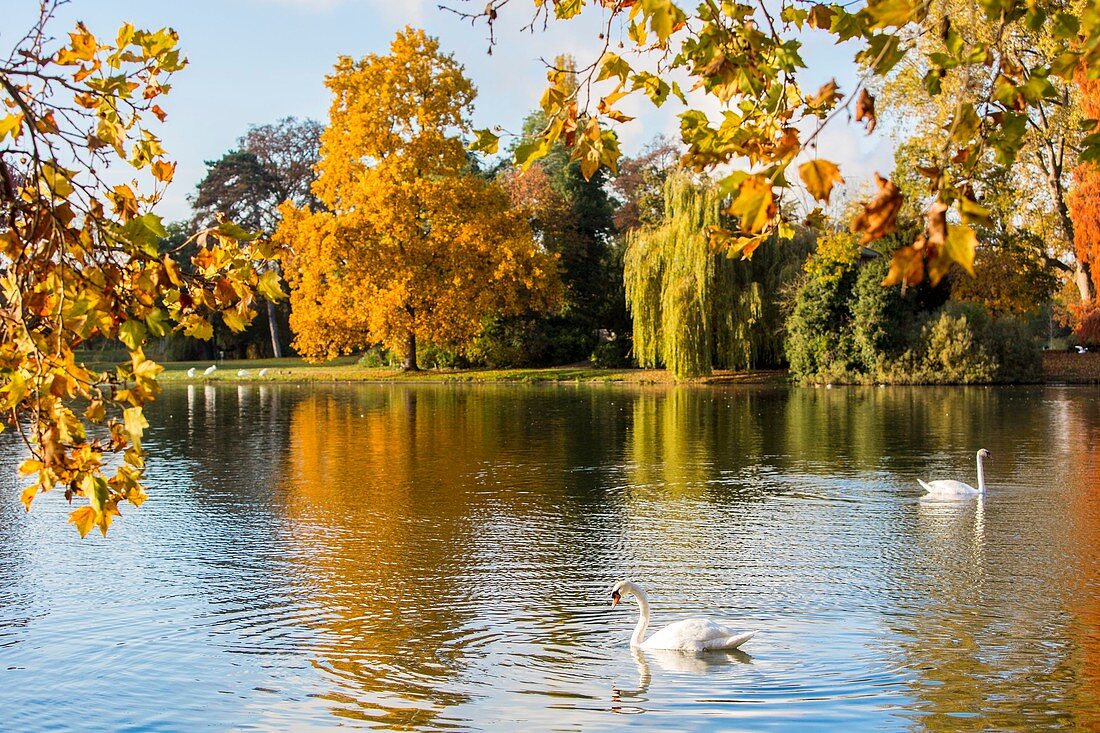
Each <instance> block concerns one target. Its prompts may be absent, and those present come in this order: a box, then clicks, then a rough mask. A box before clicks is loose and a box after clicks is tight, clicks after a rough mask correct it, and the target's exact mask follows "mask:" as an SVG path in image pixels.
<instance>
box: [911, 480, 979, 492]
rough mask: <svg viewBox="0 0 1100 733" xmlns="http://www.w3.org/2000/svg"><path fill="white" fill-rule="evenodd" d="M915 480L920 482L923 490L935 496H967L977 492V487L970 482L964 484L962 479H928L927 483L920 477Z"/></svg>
mask: <svg viewBox="0 0 1100 733" xmlns="http://www.w3.org/2000/svg"><path fill="white" fill-rule="evenodd" d="M917 481H919V482H920V485H921V486H923V487H924V490H925V491H927V492H928V493H929V494H935V495H936V496H968V495H970V494H977V493H978V490H977V489H975V488H974V487H973V486H971V485H970V484H964V483H963V482H962V481H952V480H950V479H943V480H940V481H928V482H927V483H926V482H924V481H921V480H920V479H917Z"/></svg>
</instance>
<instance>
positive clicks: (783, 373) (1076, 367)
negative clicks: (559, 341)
mask: <svg viewBox="0 0 1100 733" xmlns="http://www.w3.org/2000/svg"><path fill="white" fill-rule="evenodd" d="M162 365H163V366H164V372H162V373H161V375H160V377H159V381H161V382H162V383H164V384H207V383H223V384H229V383H238V384H240V383H317V382H329V383H355V382H361V383H376V384H385V383H391V384H398V383H405V384H422V383H440V384H455V383H463V384H551V383H570V382H572V383H597V384H598V383H605V384H647V385H652V384H686V385H707V386H722V385H769V386H786V385H790V384H792V382H791V381H790V379H789V377H788V372H787V370H785V369H758V370H751V371H745V372H737V371H730V370H718V371H715V372H714V374H712V375H710V376H707V377H700V378H699V379H692V380H687V381H684V382H676V380H675V379H673V377H672V375H671V374H670V373H669V372H667V371H666V370H664V369H630V368H624V369H602V368H598V367H594V366H591V365H584V364H576V365H570V366H561V367H539V368H525V369H424V370H422V371H419V372H405V371H403V370H401V369H398V368H388V367H362V366H358V365H357V364H356V360H355V358H354V357H344V358H341V359H336V360H334V361H332V362H327V363H324V364H309V363H307V362H305V361H304V360H302V359H297V358H285V359H256V360H241V361H223V362H218V363H217V364H216V366H217V369H216V370H215V371H214V372H213V373H212V374H210V375H208V376H207V375H203V373H202V372H203V370H205V369H206V368H207V367H209V366H211V362H208V361H207V362H164V363H162ZM190 368H194V369H195V370H196V374H195V376H194V377H188V376H187V370H188V369H190ZM261 369H267V372H266V373H265V375H264V376H262V377H261V376H259V372H260V370H261ZM240 370H245V372H246V373H245V374H243V375H242V374H239V373H238V372H239V371H240ZM1036 384H1048V385H1059V384H1063V385H1097V384H1100V353H1087V354H1076V353H1066V352H1046V353H1044V354H1043V379H1042V381H1041V382H1037V383H1036ZM837 386H841V385H837ZM909 386H914V385H909Z"/></svg>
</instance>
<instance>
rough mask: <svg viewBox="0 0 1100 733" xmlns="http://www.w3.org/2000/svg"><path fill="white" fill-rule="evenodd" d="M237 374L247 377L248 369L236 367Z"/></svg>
mask: <svg viewBox="0 0 1100 733" xmlns="http://www.w3.org/2000/svg"><path fill="white" fill-rule="evenodd" d="M237 376H238V377H247V376H248V370H247V369H238V370H237Z"/></svg>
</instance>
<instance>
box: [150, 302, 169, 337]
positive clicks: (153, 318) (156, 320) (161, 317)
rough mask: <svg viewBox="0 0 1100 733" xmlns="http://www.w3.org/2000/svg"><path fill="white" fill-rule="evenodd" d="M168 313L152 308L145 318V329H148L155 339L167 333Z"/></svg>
mask: <svg viewBox="0 0 1100 733" xmlns="http://www.w3.org/2000/svg"><path fill="white" fill-rule="evenodd" d="M169 325H170V324H169V321H168V313H167V312H165V311H164V309H162V308H154V309H153V310H151V311H149V315H148V316H146V317H145V327H146V328H148V329H149V333H151V334H152V335H153V336H155V337H156V338H160V337H161V336H163V335H165V334H166V333H168V328H169Z"/></svg>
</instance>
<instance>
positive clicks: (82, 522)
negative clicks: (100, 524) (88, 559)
mask: <svg viewBox="0 0 1100 733" xmlns="http://www.w3.org/2000/svg"><path fill="white" fill-rule="evenodd" d="M95 523H96V511H95V509H92V508H91V507H90V506H82V507H80V508H79V509H76V510H74V511H73V512H72V513H71V514H69V524H75V525H76V531H77V532H79V533H80V536H81V537H87V536H88V533H89V532H91V531H92V527H94V526H95Z"/></svg>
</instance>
